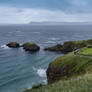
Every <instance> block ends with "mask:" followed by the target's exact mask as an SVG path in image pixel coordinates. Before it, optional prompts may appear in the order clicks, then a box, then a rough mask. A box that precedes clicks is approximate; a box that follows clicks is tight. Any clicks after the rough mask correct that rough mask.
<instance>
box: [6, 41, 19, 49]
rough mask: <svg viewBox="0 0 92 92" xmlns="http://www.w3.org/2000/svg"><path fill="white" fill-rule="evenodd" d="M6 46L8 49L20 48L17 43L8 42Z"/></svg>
mask: <svg viewBox="0 0 92 92" xmlns="http://www.w3.org/2000/svg"><path fill="white" fill-rule="evenodd" d="M6 46H8V47H10V48H19V47H20V45H19V43H17V42H10V43H8V44H6Z"/></svg>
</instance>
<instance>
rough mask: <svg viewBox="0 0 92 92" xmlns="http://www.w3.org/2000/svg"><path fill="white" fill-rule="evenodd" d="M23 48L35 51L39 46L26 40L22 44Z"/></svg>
mask: <svg viewBox="0 0 92 92" xmlns="http://www.w3.org/2000/svg"><path fill="white" fill-rule="evenodd" d="M23 49H24V50H25V51H32V52H35V51H39V50H40V47H39V46H38V45H37V44H35V43H32V42H27V43H25V44H23Z"/></svg>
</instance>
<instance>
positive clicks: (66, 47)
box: [44, 41, 87, 54]
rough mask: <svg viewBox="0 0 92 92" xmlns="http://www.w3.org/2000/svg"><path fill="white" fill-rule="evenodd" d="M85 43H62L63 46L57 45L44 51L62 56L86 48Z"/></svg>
mask: <svg viewBox="0 0 92 92" xmlns="http://www.w3.org/2000/svg"><path fill="white" fill-rule="evenodd" d="M86 46H87V43H86V42H85V41H68V42H64V44H63V45H60V44H57V45H56V46H52V47H48V48H45V49H44V50H45V51H55V52H57V51H58V52H62V53H63V54H66V53H69V52H72V51H75V50H77V49H80V48H83V47H86Z"/></svg>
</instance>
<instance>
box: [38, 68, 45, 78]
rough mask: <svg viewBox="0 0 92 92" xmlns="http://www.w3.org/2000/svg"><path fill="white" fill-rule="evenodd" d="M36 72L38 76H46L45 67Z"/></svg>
mask: <svg viewBox="0 0 92 92" xmlns="http://www.w3.org/2000/svg"><path fill="white" fill-rule="evenodd" d="M37 74H38V75H39V76H40V77H46V70H45V69H38V70H37Z"/></svg>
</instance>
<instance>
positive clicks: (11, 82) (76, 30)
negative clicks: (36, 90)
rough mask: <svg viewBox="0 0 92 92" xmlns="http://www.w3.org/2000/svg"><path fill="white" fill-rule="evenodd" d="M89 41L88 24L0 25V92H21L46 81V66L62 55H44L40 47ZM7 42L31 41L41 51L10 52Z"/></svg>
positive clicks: (90, 34) (19, 50) (91, 32)
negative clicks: (72, 41)
mask: <svg viewBox="0 0 92 92" xmlns="http://www.w3.org/2000/svg"><path fill="white" fill-rule="evenodd" d="M91 38H92V25H60V26H59V25H57V26H55V25H52V26H51V25H50V26H41V25H40V26H37V25H0V92H21V91H22V90H25V89H27V88H31V87H32V85H36V84H39V83H46V82H47V81H46V69H47V67H48V64H49V63H50V62H51V61H52V60H54V59H55V58H56V57H58V56H60V55H62V54H59V53H54V52H47V51H46V52H45V51H43V48H45V47H48V46H53V45H55V44H57V43H63V42H65V41H69V40H86V39H91ZM11 41H17V42H19V43H20V44H23V43H25V42H35V43H37V44H38V45H39V46H40V47H41V50H40V51H39V52H37V53H29V52H25V51H24V50H23V49H22V48H19V49H10V48H8V47H7V46H6V45H5V44H7V43H9V42H11Z"/></svg>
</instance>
